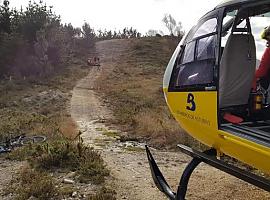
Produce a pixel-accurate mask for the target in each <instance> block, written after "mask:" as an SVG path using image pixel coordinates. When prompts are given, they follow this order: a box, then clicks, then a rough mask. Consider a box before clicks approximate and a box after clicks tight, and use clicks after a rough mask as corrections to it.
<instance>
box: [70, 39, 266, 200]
mask: <svg viewBox="0 0 270 200" xmlns="http://www.w3.org/2000/svg"><path fill="white" fill-rule="evenodd" d="M129 42H130V41H128V40H109V41H102V42H98V43H97V52H98V53H99V56H100V60H101V70H98V69H97V68H95V67H93V68H92V69H91V70H90V72H89V74H88V76H86V77H85V78H84V79H82V80H80V81H79V82H78V84H77V85H76V87H75V88H74V90H73V95H72V99H71V116H72V118H73V119H74V120H75V121H76V122H77V124H78V126H79V129H80V130H81V131H82V133H83V134H82V138H83V140H84V142H85V143H86V144H88V145H90V146H93V147H94V148H95V149H97V150H99V151H100V152H101V154H102V156H103V158H104V160H105V162H106V164H107V166H108V168H109V169H110V170H111V175H112V176H113V180H112V182H110V183H109V184H111V185H113V187H114V189H115V190H116V192H117V199H130V200H141V199H145V200H150V199H155V200H162V199H166V198H165V197H164V196H163V195H162V194H161V193H160V192H159V191H158V189H156V187H155V186H154V183H153V181H152V178H151V174H150V170H149V166H148V162H147V158H146V155H145V152H144V151H143V149H142V147H143V144H139V143H135V144H134V143H131V142H127V143H121V142H119V141H118V140H116V139H115V138H114V137H109V136H106V135H104V134H103V133H104V132H108V131H115V130H111V127H108V126H106V125H105V124H104V123H103V122H104V120H106V119H110V118H111V117H112V113H111V111H110V110H109V109H108V108H106V106H105V105H104V104H103V103H102V102H103V101H102V99H100V97H99V96H98V95H97V94H96V92H95V89H94V87H95V80H96V79H97V78H98V77H99V76H102V74H103V72H104V71H106V72H110V71H111V70H113V69H114V67H115V66H116V64H117V62H116V61H117V60H119V59H124V58H125V53H126V52H128V51H129V50H130V49H129ZM128 145H131V146H134V145H135V146H136V148H137V149H138V151H128V148H127V146H128ZM140 148H141V150H140ZM153 154H154V157H155V159H156V160H157V162H158V165H159V166H160V168H161V170H162V171H163V172H164V175H165V177H166V178H167V181H168V182H169V183H170V184H171V185H172V186H174V187H173V188H174V190H176V186H177V184H178V181H179V179H180V177H179V176H180V174H181V172H182V171H183V170H184V167H185V166H186V164H187V163H188V161H189V160H190V158H189V157H188V156H186V155H184V154H182V153H180V152H165V151H158V150H153ZM189 188H190V189H189V190H188V193H187V198H188V199H194V200H195V199H200V200H201V199H205V200H208V199H220V200H221V199H222V200H224V199H235V200H249V199H250V200H251V199H252V200H254V199H258V200H266V199H270V195H269V193H266V192H264V191H262V190H259V189H257V188H256V187H254V186H251V185H249V184H247V183H245V182H243V181H241V180H238V179H236V178H234V177H232V176H230V175H227V174H225V173H223V172H220V171H219V170H217V169H214V168H212V167H210V166H208V165H206V164H201V166H200V167H198V168H197V170H196V171H195V172H194V173H193V175H192V177H191V180H190V183H189Z"/></svg>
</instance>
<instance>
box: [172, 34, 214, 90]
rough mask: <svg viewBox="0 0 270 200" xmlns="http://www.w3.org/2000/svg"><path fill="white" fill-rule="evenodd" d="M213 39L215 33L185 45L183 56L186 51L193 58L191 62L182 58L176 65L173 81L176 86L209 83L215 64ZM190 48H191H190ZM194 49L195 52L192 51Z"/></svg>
mask: <svg viewBox="0 0 270 200" xmlns="http://www.w3.org/2000/svg"><path fill="white" fill-rule="evenodd" d="M215 41H216V35H212V36H208V37H204V38H201V39H198V40H197V41H193V42H191V43H189V44H188V45H186V47H185V53H184V57H185V55H186V52H189V55H190V54H191V55H192V56H191V57H192V58H194V53H195V54H196V57H195V59H194V61H193V62H184V61H186V60H185V58H183V62H182V64H181V62H180V63H178V66H177V74H178V75H177V77H176V81H175V87H176V88H183V87H187V86H192V87H197V86H199V85H200V86H202V85H206V86H207V85H209V84H211V83H212V82H213V71H214V64H215ZM190 48H192V49H191V50H190ZM194 49H195V50H196V52H194Z"/></svg>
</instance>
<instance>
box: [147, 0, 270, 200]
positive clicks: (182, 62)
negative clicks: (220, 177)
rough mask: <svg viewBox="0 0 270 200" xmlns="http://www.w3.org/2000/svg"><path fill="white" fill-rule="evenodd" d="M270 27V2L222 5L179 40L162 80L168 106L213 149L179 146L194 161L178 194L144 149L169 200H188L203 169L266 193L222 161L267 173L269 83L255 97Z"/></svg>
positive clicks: (262, 183)
mask: <svg viewBox="0 0 270 200" xmlns="http://www.w3.org/2000/svg"><path fill="white" fill-rule="evenodd" d="M269 25H270V0H227V1H223V2H222V3H220V4H219V5H217V6H216V7H215V8H214V9H213V10H212V11H210V12H208V13H207V14H205V15H204V16H203V17H202V18H201V19H200V20H199V21H198V23H197V24H196V25H195V26H193V27H192V28H191V30H190V31H189V32H188V33H187V34H186V35H185V36H184V37H183V38H182V40H181V42H180V43H179V45H178V46H177V48H176V50H175V52H174V54H173V55H172V57H171V59H170V61H169V63H168V66H167V69H166V71H165V75H164V80H163V90H164V96H165V99H166V102H167V104H168V107H169V108H170V111H171V112H172V114H173V116H174V117H175V119H176V120H177V121H178V122H179V124H180V126H181V127H182V128H183V129H184V130H185V131H186V132H187V133H188V134H190V135H191V136H193V137H194V138H195V139H197V140H199V141H200V142H202V143H203V144H205V145H207V146H209V147H210V148H211V149H209V150H208V151H205V152H199V151H196V150H193V149H191V148H189V147H186V146H183V145H178V146H179V148H180V149H181V150H182V151H183V152H184V153H187V154H189V155H190V156H192V157H193V160H192V161H191V162H190V163H189V165H188V166H187V167H186V169H185V171H184V173H183V175H182V177H181V180H180V183H179V187H178V191H177V193H174V192H172V191H171V189H170V187H169V185H168V184H167V182H166V180H165V178H164V177H163V175H162V173H161V172H160V170H159V168H158V166H157V164H156V162H155V160H154V158H153V156H152V154H151V152H150V150H149V148H148V147H147V146H146V152H147V157H148V160H149V164H150V168H151V172H152V176H153V179H154V181H155V183H156V185H157V187H158V188H159V189H160V190H161V191H162V192H164V193H165V194H166V195H167V196H168V197H169V198H170V199H181V200H182V199H185V194H186V190H187V185H188V180H189V177H190V176H191V173H192V171H193V170H194V169H195V168H196V167H197V165H198V164H199V163H201V162H205V163H207V164H209V165H211V166H213V167H216V168H218V169H220V170H222V171H225V172H227V173H229V174H231V175H234V176H236V177H238V178H240V179H242V180H244V181H247V182H249V183H251V184H253V185H255V186H258V187H260V188H262V189H264V190H266V191H270V181H269V180H268V179H266V178H263V177H260V176H258V175H255V174H252V173H250V172H247V171H244V170H242V169H239V168H237V167H235V166H232V165H229V164H227V163H225V162H223V161H221V160H219V159H217V157H219V155H222V154H226V155H229V156H231V157H233V158H235V159H237V160H240V161H242V162H243V163H246V164H248V165H250V166H253V167H254V168H257V169H259V170H261V171H263V172H265V173H267V174H270V101H269V98H268V91H267V87H268V85H269V83H266V84H265V83H263V82H258V84H257V86H256V88H255V90H252V83H253V81H254V76H255V71H256V66H258V64H259V63H260V61H259V59H260V58H261V55H262V52H263V51H264V48H265V47H264V46H263V44H262V42H263V41H262V40H261V39H260V38H259V35H260V34H259V33H260V31H261V30H262V29H263V28H264V27H265V26H269Z"/></svg>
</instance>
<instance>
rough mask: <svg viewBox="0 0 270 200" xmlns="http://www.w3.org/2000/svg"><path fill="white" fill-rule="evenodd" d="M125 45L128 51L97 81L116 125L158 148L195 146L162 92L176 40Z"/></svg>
mask: <svg viewBox="0 0 270 200" xmlns="http://www.w3.org/2000/svg"><path fill="white" fill-rule="evenodd" d="M123 42H128V43H129V47H128V50H127V52H126V53H125V55H123V56H122V57H121V58H119V59H118V60H117V64H116V66H115V68H114V70H113V71H111V72H110V73H108V74H106V73H104V76H102V77H101V78H100V79H99V82H98V85H99V87H100V91H101V92H102V93H103V95H104V98H105V99H108V101H109V103H110V105H111V108H112V110H113V111H114V115H115V120H116V121H115V123H116V124H118V125H119V124H120V125H121V127H122V129H123V130H125V131H128V132H129V133H130V134H131V135H133V136H134V135H135V136H136V137H140V136H142V137H144V138H146V139H147V140H148V141H149V142H151V143H152V144H155V145H156V146H159V147H163V146H175V144H177V143H179V142H181V143H184V144H187V143H189V144H190V143H193V144H194V141H193V140H192V139H191V138H190V137H189V136H187V135H186V134H185V133H184V131H183V130H182V129H181V128H180V127H179V125H178V124H177V123H176V121H175V120H174V119H173V117H172V115H171V114H170V112H169V110H168V108H167V105H166V102H165V100H164V96H163V91H162V79H163V73H164V71H165V68H166V65H167V63H168V61H169V59H170V57H171V55H172V53H173V51H174V49H175V48H176V46H177V43H178V41H177V39H175V38H159V37H152V38H141V39H131V40H129V41H127V40H126V41H123Z"/></svg>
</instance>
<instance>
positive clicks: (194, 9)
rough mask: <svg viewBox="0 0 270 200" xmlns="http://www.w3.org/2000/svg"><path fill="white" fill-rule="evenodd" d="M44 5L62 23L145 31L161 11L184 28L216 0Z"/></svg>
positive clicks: (18, 1) (56, 1)
mask: <svg viewBox="0 0 270 200" xmlns="http://www.w3.org/2000/svg"><path fill="white" fill-rule="evenodd" d="M1 1H3V0H0V2H1ZM28 1H29V0H10V2H11V6H12V7H17V8H20V6H21V5H23V7H24V6H25V5H27V3H28ZM44 2H46V3H47V5H52V6H54V9H53V10H54V11H55V12H56V13H57V14H60V15H61V17H62V21H63V22H71V23H72V24H73V25H74V26H81V25H82V24H83V22H84V21H87V22H89V23H90V25H92V26H93V27H94V28H95V29H96V30H97V29H99V28H101V29H104V28H107V29H111V30H115V29H116V30H118V29H123V28H124V27H131V26H132V27H134V28H137V29H138V30H139V31H140V32H142V33H145V32H147V31H148V30H149V29H156V30H162V31H164V32H165V33H166V31H167V30H166V28H165V26H164V25H163V23H162V21H161V20H162V18H163V16H164V14H165V13H169V14H171V15H172V16H173V17H174V18H175V19H176V21H181V22H182V24H183V27H184V29H185V30H187V29H189V28H190V27H191V26H192V25H194V24H195V23H196V21H197V20H198V19H199V18H200V17H201V16H202V15H204V14H205V13H206V12H208V11H209V10H212V9H213V8H214V7H215V6H216V5H217V4H218V3H219V2H220V0H76V1H74V0H73V1H70V0H44Z"/></svg>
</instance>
